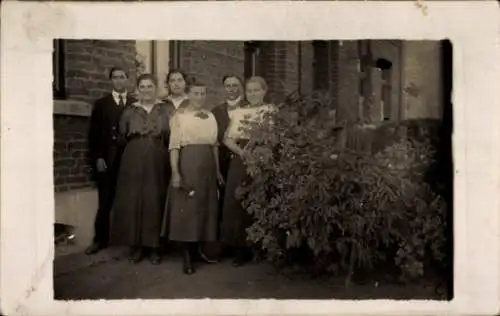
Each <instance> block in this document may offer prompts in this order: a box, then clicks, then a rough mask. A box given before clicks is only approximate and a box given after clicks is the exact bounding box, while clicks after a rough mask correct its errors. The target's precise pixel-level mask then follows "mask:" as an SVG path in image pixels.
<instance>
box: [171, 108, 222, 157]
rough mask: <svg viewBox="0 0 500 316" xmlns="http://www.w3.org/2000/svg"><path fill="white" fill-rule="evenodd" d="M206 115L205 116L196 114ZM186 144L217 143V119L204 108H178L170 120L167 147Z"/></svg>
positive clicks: (178, 146)
mask: <svg viewBox="0 0 500 316" xmlns="http://www.w3.org/2000/svg"><path fill="white" fill-rule="evenodd" d="M200 113H201V115H206V118H201V117H198V116H197V115H199V114H200ZM187 145H217V121H216V120H215V116H214V115H213V114H212V113H211V112H210V111H206V110H199V111H190V110H184V109H180V110H177V112H176V113H175V114H174V116H173V117H172V119H171V121H170V145H169V149H181V148H182V147H184V146H187Z"/></svg>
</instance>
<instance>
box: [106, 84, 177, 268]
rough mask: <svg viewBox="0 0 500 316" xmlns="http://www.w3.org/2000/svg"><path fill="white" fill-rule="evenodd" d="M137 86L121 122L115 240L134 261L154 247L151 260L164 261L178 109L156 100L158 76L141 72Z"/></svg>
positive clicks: (114, 216)
mask: <svg viewBox="0 0 500 316" xmlns="http://www.w3.org/2000/svg"><path fill="white" fill-rule="evenodd" d="M137 88H138V92H139V101H138V102H137V103H135V104H133V105H131V106H128V107H127V108H126V109H125V110H124V112H123V114H122V117H121V121H120V134H121V135H122V138H123V141H125V142H126V145H125V149H124V152H123V157H122V163H121V166H120V171H119V175H118V183H117V189H116V190H117V192H116V198H115V202H114V206H113V215H112V222H111V242H112V243H113V244H116V245H126V246H129V247H130V252H129V259H130V260H131V262H133V263H137V262H139V261H141V260H142V259H143V257H144V254H145V249H146V248H149V250H151V256H150V260H151V262H152V263H153V264H159V263H160V262H161V252H160V249H159V248H160V229H161V219H162V216H163V211H164V206H165V199H166V192H167V185H168V182H169V168H168V158H169V155H168V141H169V136H170V128H169V123H170V118H171V114H172V113H173V107H172V106H169V105H166V104H165V103H163V102H161V101H158V100H157V99H156V79H155V78H154V77H153V76H151V75H142V76H140V77H139V78H138V80H137Z"/></svg>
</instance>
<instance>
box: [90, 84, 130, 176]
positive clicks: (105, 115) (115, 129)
mask: <svg viewBox="0 0 500 316" xmlns="http://www.w3.org/2000/svg"><path fill="white" fill-rule="evenodd" d="M135 101H136V100H135V99H134V98H133V97H132V96H131V95H130V94H127V104H126V105H130V104H132V103H134V102H135ZM124 108H125V106H121V105H118V104H116V102H115V100H114V98H113V95H112V94H111V93H110V94H108V95H106V96H105V97H103V98H100V99H98V100H97V101H95V103H94V108H93V109H92V114H91V117H90V128H89V138H88V139H89V151H90V158H91V159H92V166H93V167H94V169H95V164H96V161H97V159H99V158H103V159H104V160H105V161H106V165H107V166H108V169H110V168H117V167H118V164H119V160H120V157H121V153H122V150H123V148H122V147H123V146H122V145H121V144H120V135H119V133H120V131H119V125H120V117H121V114H122V112H123V110H124Z"/></svg>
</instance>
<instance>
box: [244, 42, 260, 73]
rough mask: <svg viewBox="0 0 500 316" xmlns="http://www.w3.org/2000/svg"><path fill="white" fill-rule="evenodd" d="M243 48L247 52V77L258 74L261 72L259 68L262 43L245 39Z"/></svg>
mask: <svg viewBox="0 0 500 316" xmlns="http://www.w3.org/2000/svg"><path fill="white" fill-rule="evenodd" d="M243 49H244V52H245V61H244V77H245V79H248V78H250V77H252V76H258V75H259V72H260V68H259V55H260V43H259V42H258V41H245V42H244V43H243Z"/></svg>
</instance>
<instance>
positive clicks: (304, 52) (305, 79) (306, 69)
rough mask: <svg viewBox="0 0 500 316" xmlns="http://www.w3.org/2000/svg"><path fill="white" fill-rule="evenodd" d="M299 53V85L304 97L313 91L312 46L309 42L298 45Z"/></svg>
mask: <svg viewBox="0 0 500 316" xmlns="http://www.w3.org/2000/svg"><path fill="white" fill-rule="evenodd" d="M300 44H301V45H300V51H301V54H300V55H301V58H302V59H301V62H300V67H301V73H300V77H301V79H300V84H301V87H300V88H301V93H302V94H304V95H307V94H310V93H312V91H313V80H314V76H313V59H314V56H313V53H314V50H313V45H312V42H311V41H305V42H301V43H300Z"/></svg>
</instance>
